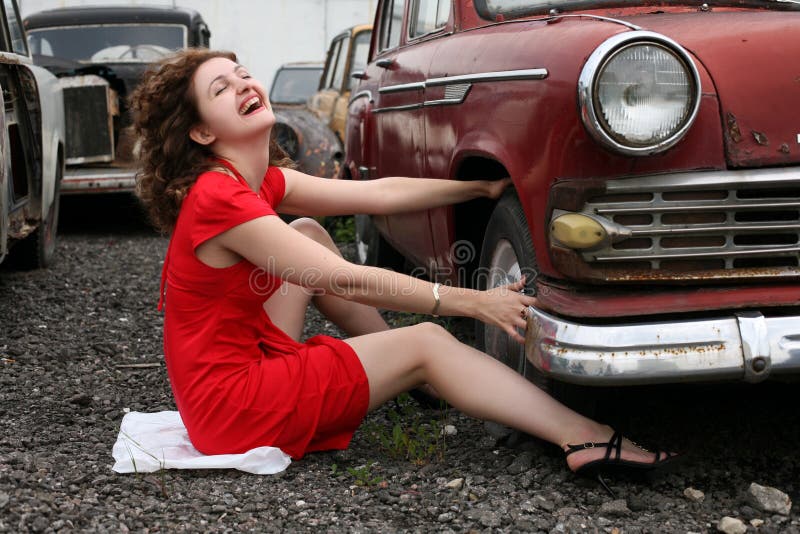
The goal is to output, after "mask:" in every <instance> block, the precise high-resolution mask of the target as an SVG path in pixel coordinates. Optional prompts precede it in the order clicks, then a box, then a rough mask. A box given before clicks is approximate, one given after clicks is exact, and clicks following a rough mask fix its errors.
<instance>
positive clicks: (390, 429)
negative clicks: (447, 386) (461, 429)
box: [364, 393, 449, 465]
mask: <svg viewBox="0 0 800 534" xmlns="http://www.w3.org/2000/svg"><path fill="white" fill-rule="evenodd" d="M442 404H443V406H442V407H441V408H440V409H439V410H438V412H437V417H436V418H428V415H427V414H426V413H424V412H422V411H420V410H418V409H417V407H416V405H415V403H414V401H413V400H412V399H411V397H410V396H409V395H408V394H407V393H403V394H401V395H399V396H398V397H397V400H396V408H390V409H389V410H388V412H387V418H388V419H389V423H390V424H389V425H388V426H387V425H382V424H379V423H377V422H372V423H368V424H366V425H365V427H364V430H365V431H366V435H367V437H368V439H369V440H370V441H371V442H372V443H373V444H377V445H378V446H379V447H381V449H383V450H384V451H386V452H387V453H388V454H389V455H391V456H392V457H393V458H404V459H406V460H409V461H410V462H412V463H414V464H416V465H424V464H427V463H430V462H432V461H443V460H444V456H445V452H446V451H447V436H446V434H445V431H444V427H445V425H446V424H447V420H448V417H449V413H448V410H447V408H446V407H444V403H442Z"/></svg>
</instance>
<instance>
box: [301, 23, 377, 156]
mask: <svg viewBox="0 0 800 534" xmlns="http://www.w3.org/2000/svg"><path fill="white" fill-rule="evenodd" d="M371 37H372V26H371V25H369V24H359V25H356V26H353V27H351V28H349V29H347V30H345V31H343V32H342V33H340V34H339V35H337V36H336V37H334V38H333V39H331V44H330V46H329V47H328V54H327V57H326V59H325V71H324V72H323V73H322V79H321V80H320V84H319V90H318V91H317V92H316V93H315V94H314V95H312V96H311V98H310V99H309V103H308V105H309V108H310V109H311V111H313V112H314V113H316V114H317V116H319V118H320V119H321V120H322V121H323V122H324V123H325V124H327V125H328V126H329V127H330V129H331V130H333V131H334V132H335V133H336V135H337V136H338V137H339V139H340V140H341V141H342V142H344V136H345V123H346V121H347V106H348V103H349V101H350V94H351V91H352V89H353V87H355V86H356V85H357V84H358V78H359V77H360V76H361V75H362V74H363V72H364V67H365V66H366V64H367V54H368V53H369V46H370V39H371Z"/></svg>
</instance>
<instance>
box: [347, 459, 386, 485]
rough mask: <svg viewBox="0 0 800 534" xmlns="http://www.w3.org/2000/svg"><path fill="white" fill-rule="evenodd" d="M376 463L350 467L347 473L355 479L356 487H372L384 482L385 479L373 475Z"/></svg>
mask: <svg viewBox="0 0 800 534" xmlns="http://www.w3.org/2000/svg"><path fill="white" fill-rule="evenodd" d="M375 463H376V462H369V463H367V464H366V465H362V466H360V467H348V468H347V472H348V473H349V474H350V476H352V477H353V478H354V479H355V482H354V484H355V485H356V486H364V487H370V486H374V485H376V484H380V483H381V482H383V479H382V478H381V477H379V476H376V475H374V474H373V473H372V468H373V467H374V466H375Z"/></svg>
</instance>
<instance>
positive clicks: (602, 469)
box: [565, 432, 679, 498]
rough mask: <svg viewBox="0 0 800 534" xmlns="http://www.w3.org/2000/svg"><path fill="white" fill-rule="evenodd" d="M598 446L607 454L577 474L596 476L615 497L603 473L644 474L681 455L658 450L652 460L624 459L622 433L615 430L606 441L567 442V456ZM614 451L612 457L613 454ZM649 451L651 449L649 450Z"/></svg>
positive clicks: (582, 468) (665, 464) (583, 467)
mask: <svg viewBox="0 0 800 534" xmlns="http://www.w3.org/2000/svg"><path fill="white" fill-rule="evenodd" d="M634 445H636V444H635V443H634ZM636 446H637V447H639V448H640V449H642V450H643V451H647V449H645V448H644V447H641V446H640V445H636ZM597 447H605V448H606V454H605V456H604V457H603V458H602V459H599V460H592V461H591V462H587V463H585V464H584V465H582V466H580V467H579V468H578V469H577V470H575V474H576V475H580V476H585V477H589V478H595V479H597V481H598V482H600V484H601V485H602V486H603V488H604V489H605V490H606V491H607V492H608V494H609V495H611V497H612V498H615V497H614V492H613V491H611V488H609V487H608V484H606V481H605V480H603V475H642V474H645V473H648V472H651V471H655V470H656V469H662V468H664V467H667V466H671V465H672V464H674V463H675V460H676V459H677V458H678V457H679V455H678V454H676V453H669V452H661V451H656V458H655V460H653V461H652V462H634V461H631V460H623V459H622V434H620V433H619V432H614V434H613V435H612V436H611V439H609V440H608V442H606V443H594V442H587V443H581V444H579V445H570V444H567V449H566V451H565V456H569V455H570V454H572V453H574V452H578V451H582V450H585V449H594V448H597ZM612 452H613V453H614V456H613V458H612V456H611V454H612ZM647 452H649V451H647Z"/></svg>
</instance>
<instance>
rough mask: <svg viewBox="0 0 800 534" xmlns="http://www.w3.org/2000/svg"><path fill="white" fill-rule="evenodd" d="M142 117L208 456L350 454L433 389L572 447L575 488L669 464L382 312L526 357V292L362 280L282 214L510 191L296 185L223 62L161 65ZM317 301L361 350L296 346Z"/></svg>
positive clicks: (176, 333)
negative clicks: (381, 423)
mask: <svg viewBox="0 0 800 534" xmlns="http://www.w3.org/2000/svg"><path fill="white" fill-rule="evenodd" d="M132 105H133V110H134V115H135V128H136V131H137V133H138V135H139V137H140V141H141V162H142V169H141V172H140V174H139V180H138V193H139V195H140V197H141V198H142V200H143V201H144V203H145V205H146V206H147V207H148V209H149V212H150V215H151V217H152V219H153V221H154V223H155V224H156V225H157V226H158V227H159V228H160V229H161V230H163V231H165V232H170V233H171V234H172V235H171V241H170V245H169V250H168V253H167V257H166V260H165V262H164V275H163V279H162V295H161V298H162V302H163V304H164V309H165V319H164V353H165V358H166V362H167V370H168V373H169V378H170V383H171V386H172V390H173V393H174V396H175V402H176V404H177V407H178V410H179V411H180V414H181V417H182V418H183V421H184V423H185V425H186V428H187V430H188V432H189V437H190V438H191V440H192V442H193V444H194V445H195V446H196V447H197V449H198V450H200V451H201V452H204V453H207V454H219V453H238V452H243V451H246V450H248V449H251V448H254V447H258V446H263V445H270V446H275V447H280V448H281V449H282V450H284V451H285V452H286V453H288V454H290V455H291V456H292V457H294V458H301V457H302V456H303V455H304V454H305V453H307V452H311V451H315V450H323V449H341V448H346V447H347V445H348V443H349V441H350V439H351V437H352V434H353V432H354V431H355V429H356V428H357V427H358V425H359V424H360V422H361V420H362V419H363V417H364V415H365V414H366V413H367V411H369V410H372V409H374V408H376V407H378V406H380V405H381V404H383V403H384V402H386V401H387V400H389V399H392V398H394V397H395V396H397V395H398V394H399V393H401V392H404V391H407V390H409V389H411V388H414V387H417V386H419V385H421V384H430V385H432V386H433V387H434V388H435V390H436V391H437V392H438V393H439V394H440V395H441V396H442V397H443V398H444V399H446V400H447V402H449V403H450V404H451V405H452V406H454V407H455V408H457V409H459V410H461V411H463V412H465V413H467V414H470V415H472V416H475V417H479V418H483V419H490V420H494V421H497V422H500V423H503V424H505V425H508V426H511V427H514V428H517V429H520V430H523V431H525V432H527V433H529V434H532V435H535V436H538V437H540V438H542V439H545V440H547V441H550V442H552V443H554V444H556V445H558V446H560V447H562V448H563V449H564V450H565V452H566V453H567V463H568V465H569V467H570V469H572V470H573V471H576V472H579V473H581V474H590V473H592V474H596V473H600V472H605V471H619V470H650V469H654V468H657V467H661V466H663V465H664V464H667V463H671V462H672V459H673V457H674V456H673V455H670V454H664V453H655V454H654V453H651V452H648V451H645V450H644V449H641V448H639V447H638V446H636V445H634V444H633V443H631V442H630V441H628V440H627V439H623V438H622V437H621V436H620V435H619V434H618V433H614V432H613V431H612V429H611V428H609V427H607V426H604V425H601V424H598V423H596V422H594V421H592V420H590V419H587V418H585V417H583V416H581V415H580V414H577V413H575V412H573V411H572V410H570V409H568V408H566V407H564V406H562V405H561V404H559V403H558V402H556V401H555V400H554V399H552V398H551V397H549V396H548V395H547V394H545V393H544V392H542V391H541V390H539V389H537V388H536V387H534V386H533V385H532V384H531V383H529V382H528V381H527V380H525V379H524V378H523V377H521V376H520V375H518V374H517V373H515V372H513V371H512V370H510V369H509V368H507V367H505V366H504V365H502V364H500V363H498V362H497V361H496V360H494V359H493V358H491V357H488V356H487V355H485V354H483V353H481V352H479V351H477V350H475V349H474V348H472V347H470V346H468V345H465V344H463V343H460V342H459V341H458V340H456V339H455V338H454V337H453V336H452V335H450V334H449V333H448V332H447V331H446V330H445V329H444V328H442V327H440V326H437V325H435V324H433V323H422V324H419V325H416V326H410V327H406V328H398V329H394V330H390V329H389V328H388V327H387V325H386V323H385V322H384V321H383V319H382V318H381V316H380V314H379V313H378V312H377V311H376V308H385V309H393V310H401V311H408V312H414V313H431V314H434V315H436V314H438V315H451V316H467V317H472V318H475V319H478V320H480V321H483V322H485V323H487V324H491V325H495V326H498V327H500V328H502V329H504V330H505V331H506V332H507V333H508V335H509V336H511V337H512V338H513V339H515V340H516V341H518V342H523V339H522V338H521V336H520V335H519V333H518V332H517V329H518V328H525V326H526V322H525V317H524V315H525V310H526V309H527V307H528V306H534V305H536V303H537V302H536V299H535V298H534V297H531V296H527V295H524V294H523V293H521V292H520V290H521V289H522V288H523V286H524V280H520V281H518V282H516V283H513V284H510V285H508V286H505V287H500V288H494V289H491V290H488V291H476V290H472V289H465V288H459V287H450V286H440V285H438V284H432V283H429V282H426V281H423V280H420V279H416V278H412V277H408V276H405V275H403V274H399V273H396V272H392V271H388V270H383V269H378V268H375V267H368V266H362V265H355V264H352V263H349V262H347V261H346V260H345V259H343V258H342V256H341V255H340V254H339V252H338V250H337V248H336V246H335V245H334V243H333V241H332V240H331V238H330V237H329V236H328V234H327V233H326V232H325V230H324V229H323V228H322V227H321V226H319V225H318V224H317V223H316V222H314V221H313V220H312V219H308V218H301V219H298V220H296V221H294V222H292V223H290V224H285V223H284V222H283V221H282V220H281V219H280V218H279V217H277V216H276V212H278V211H279V212H282V213H287V214H296V215H310V216H327V215H341V214H352V213H369V214H389V213H396V212H406V211H414V210H424V209H429V208H433V207H436V206H443V205H448V204H453V203H457V202H462V201H466V200H469V199H473V198H477V197H481V196H484V197H489V198H497V197H499V195H500V194H501V193H502V191H503V189H504V188H505V187H507V186H508V185H509V183H510V181H509V180H500V181H468V182H460V181H456V180H433V179H426V180H415V179H408V178H383V179H378V180H370V181H351V180H328V179H320V178H315V177H312V176H308V175H305V174H303V173H300V172H297V171H295V170H292V169H291V168H289V167H287V166H286V165H287V164H288V163H290V162H288V161H287V160H285V159H283V158H281V153H282V151H280V149H279V148H278V147H277V146H276V145H275V144H274V143H271V142H270V132H271V128H272V126H273V125H274V124H275V117H274V115H273V113H272V110H271V108H270V105H269V102H268V100H267V92H266V91H265V90H264V87H263V86H262V85H261V84H260V83H259V82H257V81H256V80H254V79H253V78H252V77H251V76H250V75H249V74H248V71H247V69H246V68H245V67H243V66H241V65H239V64H238V63H237V62H236V58H235V56H234V55H233V54H230V53H226V52H210V51H200V50H190V51H184V52H180V53H178V54H176V55H175V56H173V57H170V58H168V59H167V60H165V61H164V62H162V63H161V65H160V66H159V67H158V69H157V70H154V71H152V72H150V73H149V74H148V75H146V77H145V79H144V82H143V83H142V84H141V86H140V87H139V88H138V89H137V91H136V93H135V94H134V95H133V98H132ZM309 303H312V304H313V305H315V306H316V307H317V308H318V309H319V310H320V311H321V312H322V313H323V314H324V315H325V316H327V317H328V318H329V319H330V320H331V321H332V322H334V323H335V324H337V325H338V326H340V327H341V328H342V329H343V330H344V331H345V332H346V333H347V334H348V335H349V336H352V337H349V338H348V339H345V340H339V339H334V338H332V337H328V336H316V337H313V338H311V339H308V340H306V341H305V342H300V337H301V334H302V331H303V320H304V317H305V310H306V307H307V306H308V304H309ZM574 444H577V445H574Z"/></svg>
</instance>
